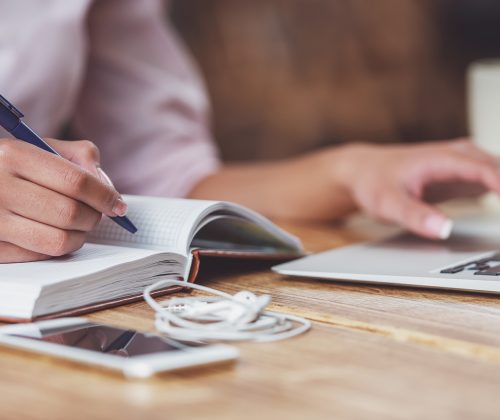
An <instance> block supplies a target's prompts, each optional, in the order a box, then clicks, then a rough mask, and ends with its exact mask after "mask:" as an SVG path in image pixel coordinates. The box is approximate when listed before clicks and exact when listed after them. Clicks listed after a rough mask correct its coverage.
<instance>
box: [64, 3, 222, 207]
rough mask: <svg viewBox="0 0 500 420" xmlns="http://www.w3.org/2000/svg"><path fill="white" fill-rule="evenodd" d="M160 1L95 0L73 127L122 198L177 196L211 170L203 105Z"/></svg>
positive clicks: (213, 156) (213, 158)
mask: <svg viewBox="0 0 500 420" xmlns="http://www.w3.org/2000/svg"><path fill="white" fill-rule="evenodd" d="M162 5H163V2H161V0H142V1H137V0H100V1H96V2H94V6H93V7H92V9H91V11H90V14H89V17H88V36H89V39H88V46H89V47H88V68H87V71H86V76H85V81H84V83H83V85H82V90H81V92H80V94H79V100H78V104H77V109H76V113H75V117H74V120H73V121H72V124H71V126H72V129H73V130H74V132H75V134H77V135H78V137H79V138H85V139H88V140H92V141H93V142H94V143H96V144H97V146H98V147H99V148H100V150H101V164H102V167H103V169H104V170H105V171H106V172H107V173H108V175H109V176H110V177H111V179H112V180H113V182H114V184H115V186H116V188H117V189H118V190H119V191H120V192H122V193H129V194H141V195H154V196H170V197H182V196H185V195H186V194H188V193H189V191H190V190H191V189H192V188H193V187H194V186H195V185H196V183H197V182H198V181H200V180H201V179H202V178H204V177H205V176H207V175H209V174H211V173H213V172H214V171H216V170H217V168H218V165H219V160H218V155H217V150H216V147H215V145H214V142H213V141H212V138H211V135H210V124H209V104H208V99H207V95H206V93H205V88H204V85H203V83H202V81H201V79H200V77H199V75H198V73H197V71H196V67H195V65H194V63H193V62H192V61H191V60H190V58H189V56H188V55H187V54H186V53H185V51H184V50H183V48H182V44H181V42H180V40H179V39H178V37H177V36H176V34H175V33H174V32H173V30H172V29H171V28H170V27H168V25H166V24H165V21H164V16H165V14H164V10H163V6H162Z"/></svg>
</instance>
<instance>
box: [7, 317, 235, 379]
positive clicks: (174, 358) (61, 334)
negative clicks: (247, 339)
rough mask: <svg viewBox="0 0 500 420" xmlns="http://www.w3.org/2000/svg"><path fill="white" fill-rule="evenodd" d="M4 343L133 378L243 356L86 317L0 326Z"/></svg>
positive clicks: (232, 350) (228, 349) (231, 350)
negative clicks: (91, 320) (93, 321)
mask: <svg viewBox="0 0 500 420" xmlns="http://www.w3.org/2000/svg"><path fill="white" fill-rule="evenodd" d="M0 345H5V346H8V347H14V348H19V349H23V350H28V351H30V352H37V353H43V354H46V355H51V356H56V357H61V358H64V359H68V360H72V361H76V362H80V363H86V364H90V365H95V366H99V367H103V368H107V369H112V370H117V371H120V372H122V373H123V374H124V375H125V376H126V377H128V378H145V377H149V376H151V375H153V374H155V373H157V372H164V371H169V370H177V369H183V368H190V367H194V366H202V365H208V364H212V363H221V362H228V361H232V360H235V359H237V358H238V356H239V351H238V349H236V348H235V347H231V346H226V345H205V344H192V343H189V344H187V343H181V342H179V341H176V340H171V339H168V338H165V337H162V336H159V335H156V334H150V333H145V332H138V331H133V330H126V329H121V328H116V327H112V326H109V325H102V324H95V323H92V322H89V321H88V320H87V319H85V318H60V319H54V320H49V321H40V322H34V323H30V324H16V325H8V326H5V327H0Z"/></svg>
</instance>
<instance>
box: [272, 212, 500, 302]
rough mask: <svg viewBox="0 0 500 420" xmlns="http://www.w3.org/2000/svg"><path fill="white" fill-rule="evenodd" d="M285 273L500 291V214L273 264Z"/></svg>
mask: <svg viewBox="0 0 500 420" xmlns="http://www.w3.org/2000/svg"><path fill="white" fill-rule="evenodd" d="M273 270H274V271H276V272H278V273H281V274H285V275H288V276H300V277H311V278H317V279H325V280H335V281H349V282H362V283H377V284H392V285H404V286H412V287H429V288H439V289H441V288H442V289H454V290H465V291H475V292H486V293H500V216H498V215H497V216H495V215H476V216H468V217H464V218H461V219H458V220H455V224H454V228H453V231H452V234H451V236H450V238H449V239H448V240H446V241H431V240H426V239H422V238H419V237H416V236H414V235H411V234H409V233H403V234H400V235H397V236H392V237H389V238H386V239H382V240H380V241H377V242H371V243H364V244H360V245H354V246H348V247H344V248H337V249H333V250H330V251H326V252H322V253H319V254H314V255H309V256H306V257H304V258H300V259H298V260H294V261H291V262H287V263H284V264H280V265H277V266H275V267H273Z"/></svg>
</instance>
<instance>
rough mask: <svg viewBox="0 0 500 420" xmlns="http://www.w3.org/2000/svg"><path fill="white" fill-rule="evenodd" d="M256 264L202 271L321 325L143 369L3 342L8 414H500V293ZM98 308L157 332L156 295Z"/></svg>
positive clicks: (354, 234) (324, 240) (332, 230)
mask: <svg viewBox="0 0 500 420" xmlns="http://www.w3.org/2000/svg"><path fill="white" fill-rule="evenodd" d="M283 226H284V227H285V228H287V229H289V230H291V231H292V232H294V233H296V234H298V235H299V236H300V237H301V238H302V239H303V240H304V242H305V244H306V247H307V248H308V249H310V250H322V249H327V248H330V247H336V246H340V245H345V244H348V243H352V242H357V241H360V240H363V239H372V238H373V237H374V236H378V235H380V234H381V233H382V234H383V233H387V232H388V231H389V230H390V229H388V228H384V227H380V226H376V225H373V224H371V223H365V222H363V223H361V224H359V223H358V224H356V223H353V224H348V225H296V224H283ZM370 226H371V227H370ZM251 268H252V267H250V266H249V265H248V264H247V265H244V266H238V265H236V264H229V265H226V264H223V263H222V262H220V261H219V262H218V265H217V266H213V265H210V266H208V267H207V266H206V267H205V270H204V271H203V272H202V273H201V282H202V283H203V284H205V285H208V286H212V287H217V288H219V289H222V290H226V291H230V292H236V291H239V290H241V289H249V290H252V291H255V292H257V293H269V294H271V295H272V297H273V309H275V310H277V311H282V312H290V313H295V314H299V315H302V316H306V317H308V318H310V319H312V320H313V321H314V328H313V330H312V331H311V332H309V333H307V334H305V335H303V336H301V337H298V338H295V339H291V340H287V341H283V342H280V343H272V344H249V343H247V344H241V345H239V347H240V349H241V351H242V357H241V360H240V361H238V362H237V363H236V364H234V365H226V366H217V367H210V368H206V369H198V370H196V371H195V370H192V371H186V372H178V373H170V374H163V375H159V376H157V377H155V378H153V379H151V380H143V381H126V380H124V379H122V378H121V377H120V376H118V375H114V374H110V373H106V372H103V371H100V370H97V369H91V368H88V367H85V366H80V365H76V364H71V363H67V362H61V361H58V360H54V359H51V358H45V357H40V356H35V355H31V354H28V353H23V352H18V351H13V350H7V349H1V350H0V371H1V372H2V373H1V375H0V396H1V397H0V418H2V419H69V418H71V419H89V418H92V419H94V418H95V419H105V418H106V419H108V418H122V419H183V418H189V419H196V418H204V419H205V418H208V419H234V418H237V419H239V418H244V419H245V418H248V419H250V418H252V419H253V418H256V417H258V418H261V419H272V418H279V416H282V417H283V418H287V419H288V418H289V419H304V418H314V419H316V418H318V419H333V418H335V419H366V418H376V419H378V418H380V419H421V418H426V419H427V418H438V419H472V418H474V419H483V418H484V419H495V418H499V410H500V403H499V400H498V397H497V390H498V387H500V338H499V336H500V334H499V332H500V322H499V321H500V299H498V298H497V297H495V296H487V295H480V294H470V293H459V292H445V291H432V290H424V289H421V290H419V289H409V288H403V287H389V286H386V287H374V286H367V285H355V284H352V283H332V282H321V281H313V280H308V279H300V278H298V279H291V278H286V277H282V276H280V275H277V274H274V273H271V272H270V271H268V270H267V269H263V268H262V266H256V267H255V268H254V270H253V271H252V270H251ZM90 318H91V319H92V320H94V321H100V322H107V323H112V324H115V325H121V326H126V327H129V328H131V327H132V328H137V329H143V330H152V312H151V311H150V309H149V308H148V307H147V306H146V305H145V304H144V303H136V304H132V305H128V306H123V307H120V308H116V309H112V310H107V311H102V312H97V313H94V314H92V315H91V316H90Z"/></svg>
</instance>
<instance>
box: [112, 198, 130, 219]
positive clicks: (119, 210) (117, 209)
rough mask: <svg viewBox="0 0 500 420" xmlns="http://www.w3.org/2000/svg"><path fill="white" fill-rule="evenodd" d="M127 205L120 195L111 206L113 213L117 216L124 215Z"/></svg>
mask: <svg viewBox="0 0 500 420" xmlns="http://www.w3.org/2000/svg"><path fill="white" fill-rule="evenodd" d="M127 210H128V206H127V203H125V201H123V199H122V198H121V197H120V198H118V199H117V200H116V203H115V205H114V207H113V213H114V214H116V215H117V216H125V215H126V214H127Z"/></svg>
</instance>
